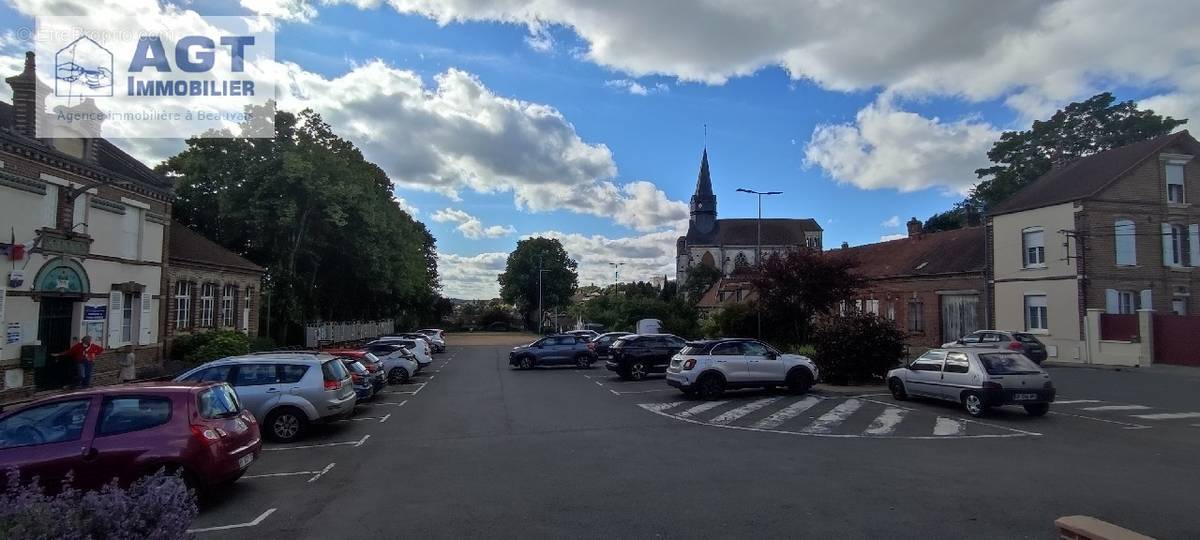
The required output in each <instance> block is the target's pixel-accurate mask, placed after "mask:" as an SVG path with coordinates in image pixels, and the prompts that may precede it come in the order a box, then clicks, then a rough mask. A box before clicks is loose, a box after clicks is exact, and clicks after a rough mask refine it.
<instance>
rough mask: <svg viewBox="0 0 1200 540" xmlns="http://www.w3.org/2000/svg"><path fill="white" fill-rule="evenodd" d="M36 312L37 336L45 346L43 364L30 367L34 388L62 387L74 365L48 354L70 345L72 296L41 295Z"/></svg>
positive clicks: (72, 373)
mask: <svg viewBox="0 0 1200 540" xmlns="http://www.w3.org/2000/svg"><path fill="white" fill-rule="evenodd" d="M38 303H39V304H41V307H40V311H39V313H38V339H40V340H41V341H42V345H44V346H45V347H46V365H45V366H43V367H40V368H37V369H35V370H34V373H33V380H34V383H35V384H36V385H37V389H38V390H49V389H54V388H62V387H63V386H64V385H67V384H71V382H72V381H74V377H75V371H74V370H75V366H74V364H73V363H72V360H71V359H69V358H66V357H62V358H57V357H53V356H50V355H52V354H55V353H60V352H63V351H65V350H67V348H69V347H70V346H71V338H72V337H78V336H72V334H71V328H72V326H71V318H72V315H73V314H74V311H75V299H74V298H42V299H41V301H40V302H38Z"/></svg>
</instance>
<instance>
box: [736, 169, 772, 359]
mask: <svg viewBox="0 0 1200 540" xmlns="http://www.w3.org/2000/svg"><path fill="white" fill-rule="evenodd" d="M737 190H738V191H740V192H742V193H750V194H752V195H757V196H758V223H757V225H758V231H757V233H756V234H755V241H754V265H755V266H757V267H758V268H759V270H761V269H762V198H763V195H782V194H783V192H782V191H755V190H753V189H746V188H737ZM758 300H759V301H758V302H757V304H758V305H757V309H756V310H755V311H757V312H758V336H757V337H758V338H759V339H762V298H761V297H760V298H759V299H758Z"/></svg>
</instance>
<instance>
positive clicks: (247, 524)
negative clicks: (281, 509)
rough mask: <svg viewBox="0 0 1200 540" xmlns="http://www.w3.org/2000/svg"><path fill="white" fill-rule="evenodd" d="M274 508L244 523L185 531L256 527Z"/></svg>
mask: <svg viewBox="0 0 1200 540" xmlns="http://www.w3.org/2000/svg"><path fill="white" fill-rule="evenodd" d="M275 510H276V509H275V508H271V509H270V510H267V511H266V512H263V513H261V514H259V515H258V517H256V518H254V521H247V522H245V523H237V524H234V525H221V526H218V527H204V528H202V529H188V530H187V532H188V533H189V534H196V533H202V532H212V531H228V530H229V529H243V528H246V527H257V526H258V524H259V523H262V522H263V520H264V519H267V517H268V516H270V515H271V514H274V513H275Z"/></svg>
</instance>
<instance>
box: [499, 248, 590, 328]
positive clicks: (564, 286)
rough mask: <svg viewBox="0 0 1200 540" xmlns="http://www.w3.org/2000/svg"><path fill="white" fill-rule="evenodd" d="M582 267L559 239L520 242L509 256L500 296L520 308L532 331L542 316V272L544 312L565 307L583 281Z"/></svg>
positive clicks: (501, 282)
mask: <svg viewBox="0 0 1200 540" xmlns="http://www.w3.org/2000/svg"><path fill="white" fill-rule="evenodd" d="M578 267H579V265H578V264H577V263H576V262H575V261H574V260H573V259H571V257H570V256H568V255H567V250H566V248H564V247H563V245H562V242H559V241H558V239H557V238H543V237H540V236H539V237H537V238H527V239H525V240H521V241H519V242H517V248H516V249H514V250H513V251H512V253H509V254H508V261H507V262H506V263H505V266H504V273H503V274H500V276H499V278H498V281H499V282H500V297H501V298H503V299H504V301H505V302H509V303H511V304H514V305H516V306H517V309H518V310H520V311H521V313H522V314H523V316H524V318H525V323H526V324H527V325H528V326H529V327H530V328H536V327H537V324H538V321H539V320H540V319H539V317H541V314H539V313H537V308H538V270H545V272H544V273H542V287H541V291H542V292H541V294H542V307H543V309H547V310H548V309H552V308H563V307H566V306H567V302H568V301H569V300H570V298H571V293H572V292H573V291H574V290H575V287H576V285H577V284H578V282H579V275H578V274H577V273H576V269H577V268H578Z"/></svg>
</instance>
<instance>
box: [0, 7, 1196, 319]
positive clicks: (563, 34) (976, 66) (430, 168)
mask: <svg viewBox="0 0 1200 540" xmlns="http://www.w3.org/2000/svg"><path fill="white" fill-rule="evenodd" d="M175 11H195V12H199V13H200V14H201V15H235V14H237V15H253V14H259V15H268V16H272V17H275V18H276V25H277V32H278V33H277V35H276V43H275V50H276V61H277V63H276V65H274V66H272V69H273V71H274V73H275V77H276V78H277V84H276V86H277V88H278V89H279V91H280V92H281V95H280V102H281V104H282V106H283V107H284V108H288V109H293V110H295V109H299V108H303V107H311V108H313V109H315V110H317V111H318V112H320V113H321V114H322V115H324V117H325V119H326V121H328V122H329V123H330V124H332V126H333V127H334V129H335V130H336V131H338V132H339V133H340V134H341V135H342V136H343V137H346V138H348V139H350V140H352V141H354V142H355V143H356V144H357V145H358V146H359V147H361V148H362V149H363V151H364V153H365V154H366V156H367V158H368V159H370V160H372V161H374V162H376V163H378V164H379V165H380V166H381V167H383V168H384V170H386V171H387V172H388V174H389V175H390V176H391V178H392V180H393V181H394V182H395V184H396V197H397V203H398V204H401V205H403V206H405V207H407V208H409V209H410V211H412V212H413V213H415V215H416V216H417V218H418V219H420V220H421V221H423V222H425V223H426V225H427V226H428V227H429V228H430V229H431V230H432V231H433V233H434V234H435V235H436V236H437V238H438V248H439V252H440V253H441V265H440V267H441V272H442V276H443V282H444V285H445V293H446V294H447V295H450V296H455V297H462V298H488V297H491V296H494V295H495V294H496V290H497V286H496V280H495V276H496V274H497V273H498V272H499V271H501V270H502V269H503V265H504V258H505V256H506V254H507V253H508V252H509V251H510V250H511V249H512V248H513V246H514V245H515V243H516V241H517V240H518V239H520V238H522V237H525V236H530V235H552V236H555V237H558V238H561V239H562V240H563V242H564V244H565V245H566V246H567V249H568V250H569V251H570V252H571V254H572V256H573V257H574V258H576V259H577V260H578V261H579V263H580V266H579V268H580V273H581V281H582V282H583V283H585V284H586V283H597V284H603V283H609V282H611V281H612V280H613V278H614V276H613V273H612V266H611V264H610V263H625V265H624V266H623V267H621V279H622V280H624V279H639V278H640V279H648V278H649V277H651V276H652V275H661V274H663V273H668V272H671V271H673V263H672V261H671V254H672V253H673V251H674V240H675V238H676V236H677V235H678V234H679V231H680V227H681V226H683V225H685V224H686V217H687V209H686V200H687V198H688V196H689V195H690V194H691V192H692V190H693V188H694V185H695V178H696V172H697V167H698V164H699V158H700V153H701V150H702V148H703V146H704V145H705V140H706V136H705V128H704V126H705V125H706V124H707V126H708V127H707V146H708V149H709V154H710V159H711V165H712V174H713V183H714V188H715V190H716V191H717V197H718V210H719V213H720V215H721V216H722V217H746V216H753V215H754V212H755V206H754V200H753V199H750V198H748V197H746V196H740V195H739V194H737V193H735V191H734V190H735V189H736V188H738V187H750V188H757V189H773V190H780V191H783V192H784V195H782V196H779V197H776V198H774V199H771V200H769V201H768V202H767V204H766V206H765V208H764V215H766V216H772V217H813V218H816V219H817V220H819V222H820V223H821V224H822V225H823V226H824V227H825V231H826V232H825V235H826V236H825V237H826V244H827V245H836V244H839V243H840V242H842V241H848V242H850V243H851V244H861V243H868V242H876V241H879V240H880V239H881V238H892V237H895V236H896V235H899V234H902V232H903V222H904V221H906V220H907V219H908V218H909V217H912V216H917V217H920V218H925V217H927V216H928V215H930V214H931V213H933V212H935V211H939V210H943V209H945V208H947V207H948V206H949V205H950V204H952V203H953V202H955V201H957V200H959V199H960V198H961V195H962V193H964V192H965V191H966V190H967V189H969V188H970V186H971V185H972V183H973V182H974V181H975V177H974V174H973V173H972V171H973V170H974V169H976V168H978V167H980V166H982V165H984V164H985V163H986V155H985V154H986V151H987V149H988V148H989V147H990V146H991V143H992V142H993V141H994V140H995V139H996V137H997V136H998V135H999V133H1000V132H1002V131H1003V130H1007V129H1018V128H1025V127H1027V126H1028V124H1029V122H1030V121H1031V120H1032V119H1035V118H1041V117H1044V116H1046V115H1047V114H1049V113H1051V112H1053V111H1054V110H1055V109H1056V108H1058V107H1061V106H1062V105H1065V104H1066V103H1069V102H1071V101H1074V100H1078V99H1080V98H1085V97H1088V96H1090V95H1092V94H1094V93H1096V92H1100V91H1111V92H1114V93H1115V94H1116V95H1117V97H1118V98H1119V99H1136V100H1139V101H1140V102H1141V103H1142V104H1143V105H1144V106H1148V107H1151V108H1153V109H1155V110H1156V111H1159V112H1162V113H1167V114H1171V115H1174V116H1176V117H1182V118H1200V37H1197V34H1196V31H1195V29H1196V28H1198V27H1200V9H1196V6H1195V3H1194V2H1192V1H1188V0H1181V1H1174V2H1173V1H1151V2H1145V3H1142V2H1128V1H1115V0H1059V1H1048V0H1011V1H1007V2H995V1H991V0H953V1H949V0H947V1H941V2H934V1H920V0H914V1H913V2H894V1H891V0H855V1H846V2H836V1H828V0H811V1H805V0H755V1H745V2H741V1H726V0H654V1H649V2H648V1H645V0H639V1H626V0H536V1H533V0H530V1H522V0H492V1H488V0H444V1H437V0H320V1H310V0H240V1H239V0H217V1H205V0H194V1H187V2H179V3H177V4H172V3H166V2H156V1H154V0H119V1H118V0H0V20H2V21H5V22H4V23H3V24H4V25H5V26H4V27H3V28H0V73H2V74H3V75H5V76H7V75H8V74H11V73H15V72H16V71H18V70H19V65H20V58H21V55H22V51H23V50H25V49H27V48H29V44H28V42H27V38H26V36H28V30H29V29H30V28H32V26H33V17H34V16H36V15H75V14H96V13H103V14H105V16H126V17H139V16H145V14H147V13H164V12H165V13H172V12H175ZM1126 37H1129V39H1125V38H1126ZM1135 37H1136V39H1133V38H1135ZM0 98H2V99H5V100H7V99H8V88H7V87H4V88H0ZM1197 121H1200V120H1197ZM180 145H181V143H180V142H179V141H176V140H145V139H141V140H130V141H127V142H126V143H124V146H125V147H126V149H127V150H129V151H130V152H132V153H134V154H135V155H137V156H138V157H140V158H142V159H144V160H146V161H147V162H149V163H150V164H153V163H155V162H157V161H158V160H160V159H162V158H164V157H166V156H168V155H170V154H171V153H173V152H175V151H178V149H179V148H180Z"/></svg>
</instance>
